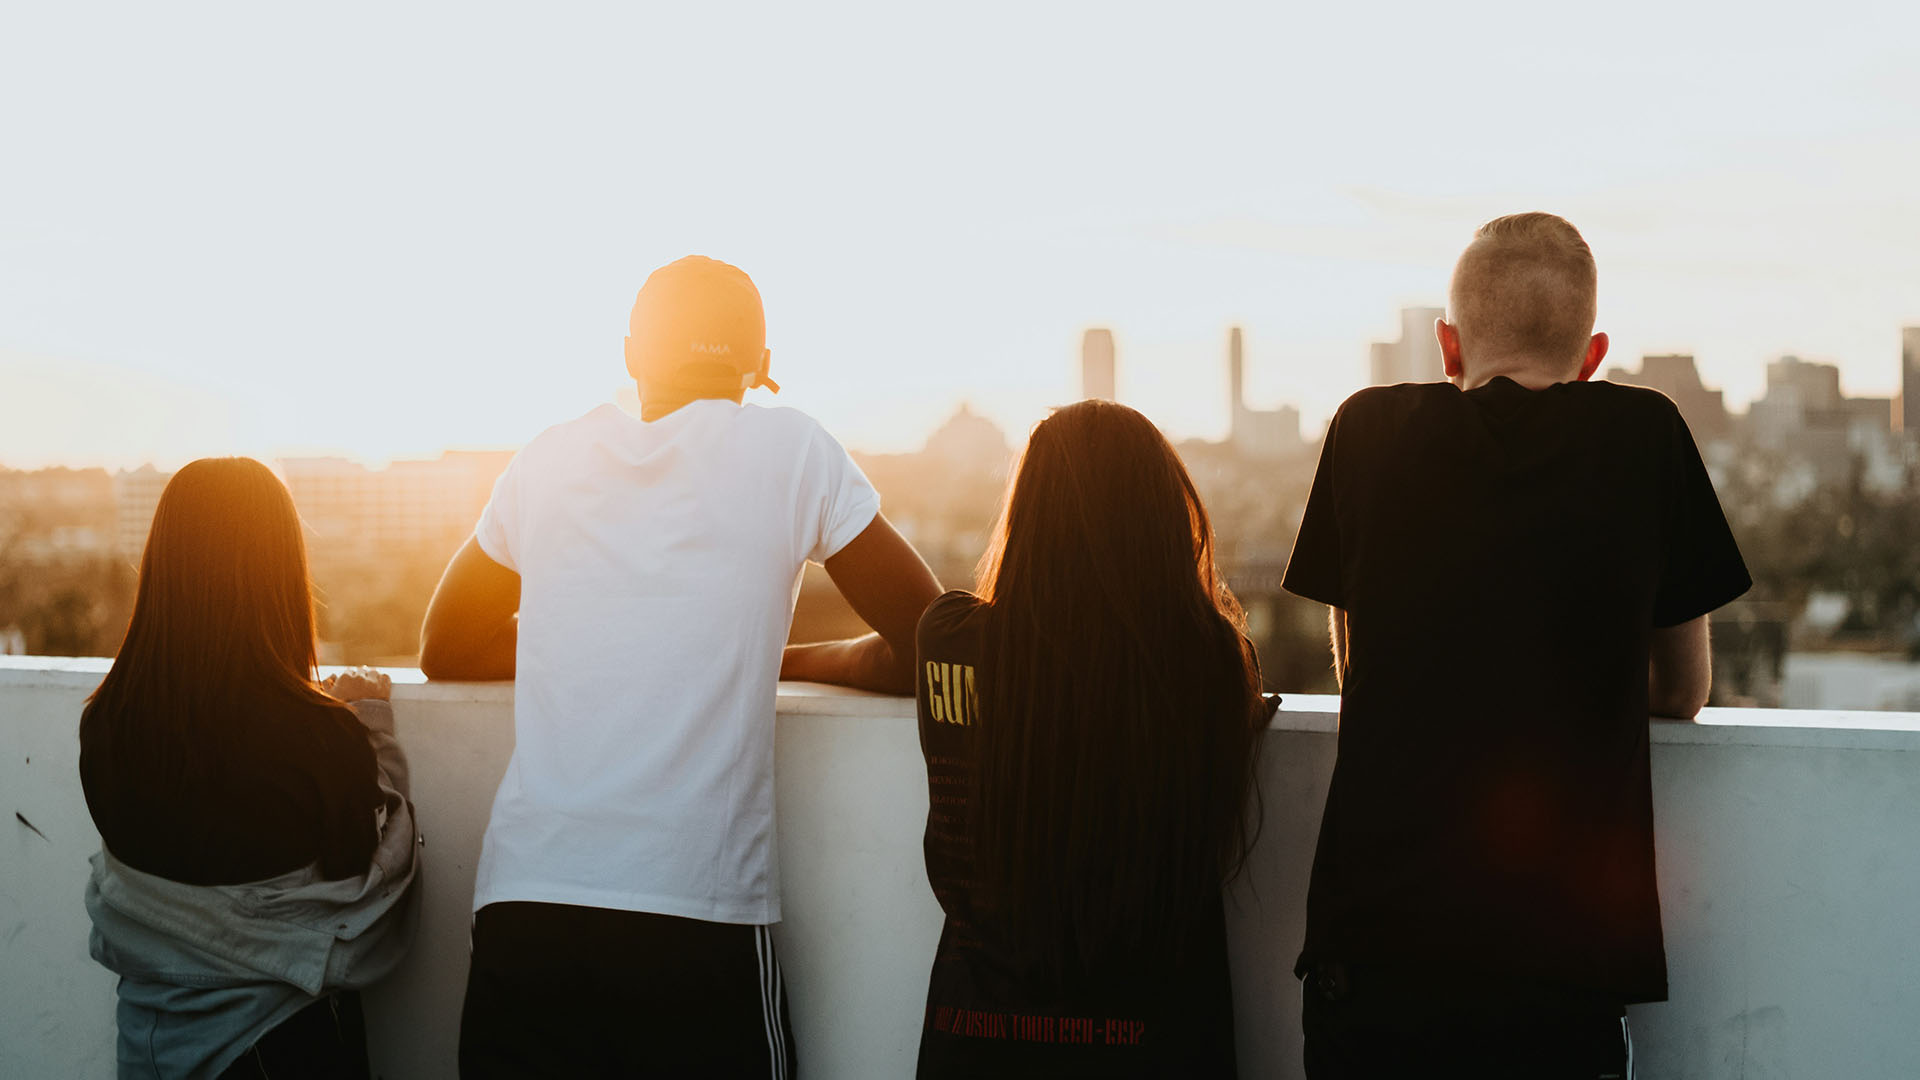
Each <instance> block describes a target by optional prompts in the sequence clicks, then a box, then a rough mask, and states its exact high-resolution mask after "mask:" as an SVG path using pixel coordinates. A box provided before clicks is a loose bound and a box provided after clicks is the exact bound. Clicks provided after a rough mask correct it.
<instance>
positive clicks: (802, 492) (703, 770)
mask: <svg viewBox="0 0 1920 1080" xmlns="http://www.w3.org/2000/svg"><path fill="white" fill-rule="evenodd" d="M770 357H771V353H769V352H768V351H767V348H766V326H765V321H764V315H763V313H762V307H761V303H760V294H759V291H758V290H757V289H756V288H755V286H754V284H753V282H752V281H751V280H750V279H749V278H748V277H747V275H746V274H745V273H743V272H742V271H740V270H739V269H737V268H735V267H733V266H729V265H727V264H726V263H722V262H716V261H714V260H711V259H705V258H701V257H698V256H693V257H689V258H686V259H682V260H680V261H678V262H675V263H672V264H670V265H668V266H665V267H662V268H660V269H659V270H657V271H655V272H654V273H653V275H652V276H650V277H649V278H648V279H647V282H646V285H645V287H644V288H642V289H641V290H640V295H639V297H638V299H637V300H636V301H635V303H634V307H633V315H632V323H631V334H630V336H629V337H628V338H627V342H626V358H627V371H628V373H629V374H631V375H632V376H633V377H634V379H635V380H636V381H637V382H638V383H639V387H640V398H641V415H640V417H639V418H638V419H636V418H634V417H632V416H629V415H627V414H626V413H624V412H622V411H620V410H619V409H617V408H615V407H614V406H612V405H603V406H601V407H600V408H597V409H595V410H593V411H592V412H590V413H588V414H586V415H585V416H582V417H580V418H579V419H576V420H571V421H568V422H567V423H563V424H560V425H557V426H555V427H552V428H549V429H548V430H547V431H545V432H544V433H542V434H541V435H540V436H539V437H538V438H536V439H534V440H533V442H531V443H529V444H528V445H527V447H526V448H525V449H523V450H521V451H520V453H519V454H517V455H516V456H515V457H514V459H513V462H512V463H511V464H510V465H509V466H508V467H507V470H506V472H505V473H504V474H503V475H502V476H501V477H500V479H499V481H498V483H496V485H495V486H494V490H493V496H492V499H491V500H490V501H489V502H488V504H487V507H486V509H485V510H484V511H482V513H481V515H480V521H479V524H478V525H477V526H476V527H475V529H474V535H473V538H472V539H470V540H469V541H467V543H466V545H465V546H464V547H462V548H461V549H460V551H459V553H458V554H456V555H455V556H454V558H453V561H452V563H451V565H449V566H448V567H447V571H446V575H445V577H444V578H443V579H442V580H441V582H440V586H439V588H438V589H437V590H436V591H435V593H434V597H433V602H432V604H431V605H430V607H429V609H428V611H427V617H426V624H425V626H424V628H423V630H422V634H421V647H420V666H421V669H422V670H423V671H425V672H426V674H427V676H428V677H429V678H434V679H514V680H515V681H516V684H517V685H516V687H515V694H514V739H515V741H514V750H513V757H512V759H511V761H510V762H509V763H508V766H507V771H506V775H505V777H504V778H503V779H502V780H501V783H500V789H499V791H498V793H497V794H496V795H495V797H494V803H493V811H492V816H491V818H490V820H489V822H488V825H487V831H486V835H485V838H484V840H483V842H482V846H481V854H480V864H479V867H478V874H477V882H476V885H475V894H474V899H473V905H474V910H475V912H476V915H475V918H474V929H473V958H472V969H471V972H470V974H469V977H468V983H467V998H466V1005H465V1010H464V1012H463V1015H462V1018H461V1025H460V1071H461V1075H462V1076H466V1077H487V1076H515V1077H520V1076H530V1075H543V1076H544V1075H551V1076H563V1075H564V1076H632V1075H661V1076H684V1075H698V1076H714V1077H728V1076H741V1077H748V1076H751V1077H768V1076H772V1077H776V1078H778V1077H786V1076H791V1075H792V1074H793V1070H794V1061H795V1054H794V1047H793V1031H792V1025H791V1024H790V1023H789V1021H788V1019H787V1016H786V1004H785V989H784V986H783V985H782V982H781V978H780V969H779V962H778V960H777V959H776V958H775V956H774V951H773V940H772V938H771V937H770V936H769V934H768V927H769V926H770V924H772V923H775V922H778V921H779V919H780V898H779V892H778V884H779V875H778V870H777V867H776V866H775V864H774V851H775V847H774V818H773V722H774V700H775V684H776V682H777V681H778V680H779V679H780V678H783V677H784V678H794V679H809V680H813V681H818V682H831V683H840V684H844V685H848V686H856V687H864V688H867V689H873V690H881V691H886V692H891V693H899V694H907V693H911V692H912V690H913V661H914V651H913V650H914V639H913V635H914V627H915V624H916V623H917V622H918V620H919V618H920V613H921V612H922V611H923V610H925V608H926V607H927V605H928V603H930V602H931V601H932V600H933V599H934V597H936V596H938V595H939V594H940V586H939V584H938V582H936V581H935V580H934V577H933V574H932V573H931V572H930V571H929V570H928V569H927V567H926V564H925V563H924V562H922V561H921V559H920V557H919V555H918V554H917V553H915V552H914V550H913V548H912V547H911V546H910V545H909V544H908V543H907V542H906V541H905V540H904V539H902V538H901V536H900V535H899V533H897V532H895V531H894V529H893V526H892V525H890V524H888V522H887V520H886V518H884V517H882V516H881V515H880V512H879V509H880V500H879V497H878V496H877V495H876V494H875V493H874V490H873V487H872V485H871V484H869V483H868V482H867V478H866V477H865V476H864V475H862V474H861V472H860V469H859V467H858V466H857V465H855V464H854V463H853V460H852V459H851V458H850V457H848V455H847V453H846V451H845V450H843V449H842V448H841V447H840V444H839V443H837V442H835V441H834V439H833V437H832V436H831V435H829V434H827V432H826V431H825V430H824V429H823V428H821V426H820V425H819V424H818V423H816V422H814V421H813V420H812V419H811V418H809V417H808V416H806V415H805V414H803V413H801V412H798V411H796V410H793V409H770V408H762V407H760V406H758V405H748V404H743V400H744V396H745V394H746V392H747V391H748V390H751V389H754V388H756V387H766V388H768V389H771V390H775V391H777V390H778V389H779V388H778V386H776V385H775V384H774V383H773V381H772V380H771V379H770V378H768V364H769V358H770ZM809 561H812V562H820V563H824V564H825V565H826V568H827V572H828V574H829V575H830V576H831V577H832V578H833V581H834V583H835V584H836V585H837V586H838V587H839V588H840V590H841V592H842V593H843V594H844V595H845V596H846V598H847V600H848V601H849V603H850V604H851V605H852V607H853V609H854V611H855V612H856V613H858V614H859V615H860V617H861V618H863V619H865V620H866V622H867V624H868V625H870V626H873V627H875V628H877V630H878V632H877V633H874V634H869V635H867V636H865V637H862V638H856V639H853V640H851V641H842V642H830V643H824V644H817V645H803V646H790V647H786V648H785V649H784V651H783V645H784V643H785V641H786V637H787V633H788V628H789V626H790V624H791V622H792V619H793V606H794V601H795V598H796V597H797V595H798V592H799V589H798V586H799V578H800V573H801V571H802V569H803V568H804V567H805V565H806V563H807V562H809Z"/></svg>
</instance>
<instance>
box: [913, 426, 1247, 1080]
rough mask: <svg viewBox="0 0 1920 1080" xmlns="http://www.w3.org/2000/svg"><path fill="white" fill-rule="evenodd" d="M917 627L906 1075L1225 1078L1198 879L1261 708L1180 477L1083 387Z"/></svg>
mask: <svg viewBox="0 0 1920 1080" xmlns="http://www.w3.org/2000/svg"><path fill="white" fill-rule="evenodd" d="M980 577H981V582H980V594H979V595H978V596H976V595H973V594H971V593H964V592H954V593H948V594H947V595H946V596H943V597H941V598H940V599H939V600H938V601H936V602H935V603H934V605H933V606H932V607H930V608H929V609H928V610H927V613H926V615H925V616H924V617H923V618H922V620H921V622H920V630H919V642H918V643H919V690H918V695H917V696H918V705H919V724H920V743H921V748H922V750H923V752H924V754H925V756H926V762H927V783H928V787H929V794H930V804H931V805H930V809H929V813H928V818H927V832H926V859H927V877H928V879H929V881H930V882H931V883H932V886H933V891H934V894H935V896H936V897H937V898H938V899H939V901H940V904H941V906H942V907H943V908H944V909H945V910H946V913H947V920H946V926H945V928H944V930H943V931H942V933H941V936H940V944H939V948H938V951H937V952H936V953H935V956H934V962H933V972H932V977H931V980H930V985H929V987H928V992H927V1008H926V1018H925V1024H924V1027H923V1030H922V1034H921V1040H920V1061H919V1075H920V1076H921V1077H975V1076H995V1077H1012V1076H1035V1077H1039V1076H1045V1077H1068V1076H1099V1077H1176V1076H1177V1077H1231V1076H1233V1075H1234V1046H1233V1002H1232V995H1231V991H1230V988H1229V985H1228V977H1227V952H1226V930H1225V923H1224V918H1223V914H1222V910H1221V892H1220V890H1221V885H1222V884H1223V882H1224V881H1225V880H1226V879H1227V878H1229V877H1230V876H1232V874H1234V873H1235V872H1236V871H1237V870H1238V867H1239V864H1240V862H1241V861H1242V860H1243V858H1244V857H1245V853H1246V845H1247V839H1246V834H1245V831H1244V823H1245V810H1246V806H1245V803H1246V798H1247V794H1248V792H1249V790H1250V788H1251V776H1252V763H1253V758H1254V753H1255V747H1256V742H1257V739H1258V735H1259V731H1260V729H1261V727H1262V723H1263V721H1264V719H1265V715H1266V712H1267V710H1266V709H1265V708H1264V707H1263V704H1262V699H1261V697H1260V680H1259V669H1258V665H1257V663H1256V661H1255V659H1254V653H1253V647H1252V645H1251V643H1250V642H1249V641H1248V639H1247V636H1246V633H1245V630H1244V626H1243V620H1242V616H1241V613H1240V608H1239V605H1238V604H1237V603H1236V602H1235V600H1234V598H1233V596H1232V594H1231V593H1230V592H1229V591H1228V590H1227V587H1226V584H1225V582H1224V581H1223V580H1222V578H1221V575H1220V573H1219V571H1218V569H1217V568H1216V567H1215V565H1214V561H1213V534H1212V529H1211V526H1210V525H1209V523H1208V520H1207V514H1206V510H1205V508H1204V507H1203V506H1202V505H1201V501H1200V496H1199V494H1198V492H1197V491H1196V490H1195V488H1194V485H1193V481H1192V479H1191V478H1190V477H1189V476H1188V475H1187V471H1186V469H1185V467H1184V466H1183V465H1182V464H1181V462H1180V459H1179V457H1178V456H1177V455H1176V454H1175V453H1174V450H1173V447H1172V446H1171V445H1169V444H1168V443H1167V440H1166V439H1165V437H1163V436H1162V435H1161V434H1160V432H1159V431H1158V430H1157V429H1156V428H1154V426H1153V424H1152V423H1151V422H1150V421H1148V420H1147V419H1146V418H1145V417H1144V416H1141V415H1140V414H1139V413H1137V412H1135V411H1133V410H1132V409H1129V408H1126V407H1125V406H1122V405H1116V404H1113V403H1111V402H1105V401H1083V402H1081V403H1079V404H1077V405H1072V406H1069V407H1067V408H1063V409H1061V410H1059V411H1057V412H1055V413H1054V414H1053V415H1052V416H1050V417H1048V418H1047V419H1046V420H1044V421H1042V422H1041V423H1040V424H1039V425H1038V426H1036V427H1035V428H1034V430H1033V434H1032V437H1031V438H1030V439H1029V441H1028V444H1027V448H1026V451H1025V453H1024V455H1023V456H1022V459H1021V462H1020V466H1019V468H1018V469H1017V470H1016V475H1015V477H1014V481H1013V484H1012V485H1011V487H1010V488H1009V491H1008V494H1007V501H1006V507H1005V509H1004V511H1003V513H1002V515H1001V519H1000V524H999V527H998V529H997V530H996V534H995V538H994V542H993V546H992V548H991V549H990V551H989V552H988V555H987V557H986V559H985V560H984V562H983V563H982V568H981V575H980Z"/></svg>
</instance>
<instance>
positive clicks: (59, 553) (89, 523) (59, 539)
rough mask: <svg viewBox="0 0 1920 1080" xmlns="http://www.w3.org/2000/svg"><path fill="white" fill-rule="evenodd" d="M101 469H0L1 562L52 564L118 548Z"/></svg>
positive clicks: (109, 486) (108, 485)
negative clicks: (17, 561)
mask: <svg viewBox="0 0 1920 1080" xmlns="http://www.w3.org/2000/svg"><path fill="white" fill-rule="evenodd" d="M114 524H115V523H114V511H113V478H112V477H111V476H109V475H108V474H107V472H106V470H104V469H68V468H61V467H58V466H56V467H54V468H48V469H35V470H32V471H12V470H7V469H0V559H16V560H19V561H21V562H23V563H56V562H63V561H66V560H69V559H75V558H93V557H97V556H101V555H108V554H111V553H113V552H114V551H115V550H117V543H116V541H117V539H118V538H117V536H116V535H115V528H114Z"/></svg>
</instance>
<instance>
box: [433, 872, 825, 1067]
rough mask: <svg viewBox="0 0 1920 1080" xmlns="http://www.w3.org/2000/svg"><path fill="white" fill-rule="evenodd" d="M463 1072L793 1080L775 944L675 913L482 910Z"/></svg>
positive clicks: (757, 934)
mask: <svg viewBox="0 0 1920 1080" xmlns="http://www.w3.org/2000/svg"><path fill="white" fill-rule="evenodd" d="M460 1075H461V1076H462V1077H465V1078H468V1080H475V1078H490V1077H583V1076H594V1077H600V1076H607V1077H648V1076H659V1077H714V1078H720V1077H725V1078H734V1077H740V1078H748V1077H751V1078H753V1080H769V1078H771V1080H791V1078H792V1077H794V1076H795V1075H796V1073H795V1071H794V1052H793V1027H792V1025H791V1024H790V1023H789V1022H788V1019H787V1002H786V987H785V985H784V984H783V983H782V981H781V978H780V964H779V961H778V960H776V959H775V958H774V955H773V938H772V936H771V935H770V934H769V933H768V932H767V928H766V927H764V926H749V925H743V924H735V923H711V922H702V921H700V920H697V919H682V918H677V917H675V916H672V915H654V914H649V913H646V912H635V911H612V910H608V909H606V908H593V907H577V906H573V905H568V904H534V903H519V902H515V903H500V904H488V905H487V906H486V907H484V908H481V909H480V911H479V913H478V914H476V915H475V916H474V920H473V966H472V968H471V970H470V971H469V972H468V975H467V1000H466V1005H465V1007H464V1008H463V1009H462V1010H461V1014H460Z"/></svg>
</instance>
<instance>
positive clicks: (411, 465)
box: [278, 450, 513, 548]
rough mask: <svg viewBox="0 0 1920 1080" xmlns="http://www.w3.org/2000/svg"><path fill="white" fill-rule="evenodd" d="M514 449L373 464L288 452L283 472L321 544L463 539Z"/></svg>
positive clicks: (449, 453) (303, 517)
mask: <svg viewBox="0 0 1920 1080" xmlns="http://www.w3.org/2000/svg"><path fill="white" fill-rule="evenodd" d="M512 458H513V454H512V452H511V451H505V450H501V451H490V450H449V451H447V452H446V453H443V454H441V455H440V456H439V457H438V458H433V459H430V460H417V461H395V462H393V463H392V464H390V465H388V466H387V467H386V468H384V469H369V468H367V467H366V466H364V465H361V464H359V463H357V462H352V461H347V460H345V459H343V458H327V457H322V458H283V459H282V460H281V461H280V462H279V466H280V467H279V470H278V471H279V473H280V475H281V477H282V479H284V480H285V481H286V482H287V490H288V491H290V492H292V493H293V504H294V506H295V507H296V508H297V509H298V510H299V511H300V519H301V520H302V521H303V522H305V523H306V526H307V528H308V530H309V536H310V537H311V539H312V540H313V541H314V543H316V544H319V545H322V546H327V547H345V548H357V547H372V546H377V545H380V544H402V545H405V544H419V543H434V542H444V541H448V540H452V539H457V538H458V537H460V536H461V535H462V534H463V533H465V532H466V531H467V530H468V529H471V528H473V523H474V522H475V521H476V520H478V519H479V517H480V509H481V508H482V507H484V506H485V505H486V504H487V497H488V496H489V495H490V494H491V493H492V491H493V482H494V480H495V479H497V478H498V477H499V476H500V474H501V473H502V472H504V471H506V468H507V462H508V461H510V460H512Z"/></svg>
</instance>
